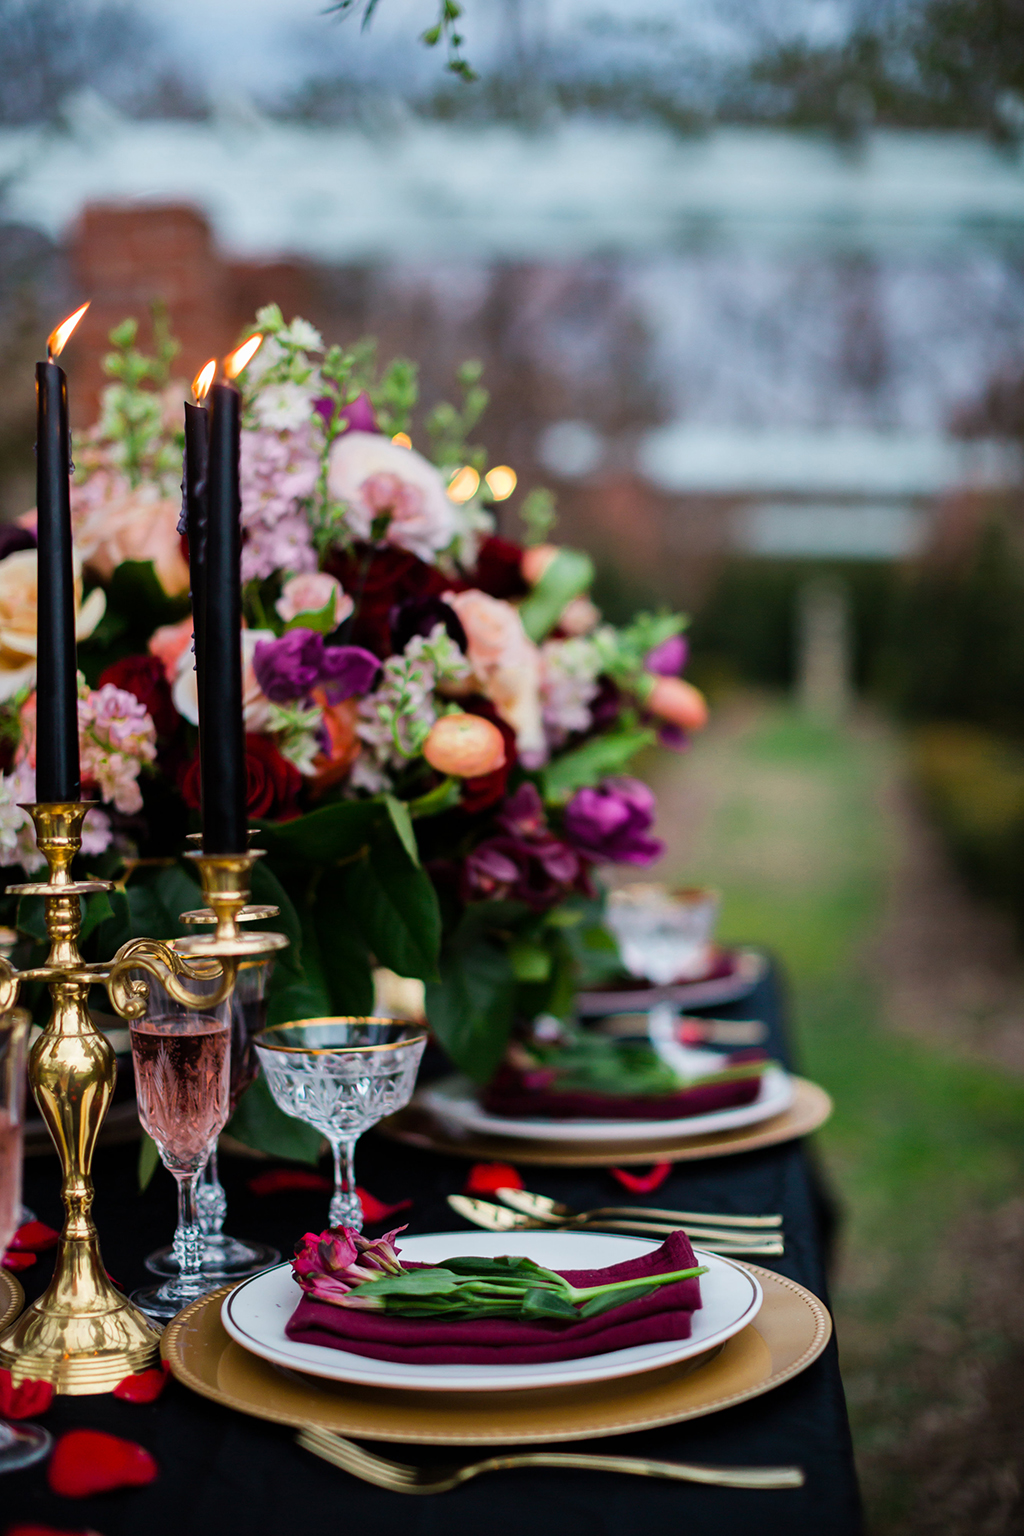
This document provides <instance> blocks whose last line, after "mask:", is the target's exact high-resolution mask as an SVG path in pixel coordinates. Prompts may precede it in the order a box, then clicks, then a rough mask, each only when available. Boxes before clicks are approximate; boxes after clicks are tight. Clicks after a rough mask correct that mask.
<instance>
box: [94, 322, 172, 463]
mask: <svg viewBox="0 0 1024 1536" xmlns="http://www.w3.org/2000/svg"><path fill="white" fill-rule="evenodd" d="M152 315H153V340H154V345H155V348H156V352H155V355H154V356H149V355H147V354H146V353H144V352H140V351H139V350H138V348H137V347H136V345H135V342H136V339H137V337H138V331H139V326H138V321H137V320H122V322H121V324H120V325H117V326H115V327H114V329H113V330H112V331H111V332H110V343H111V346H112V347H113V348H114V350H113V351H112V352H109V353H108V354H107V356H106V357H105V358H104V360H103V370H104V372H105V373H106V374H107V376H108V377H109V378H111V379H113V380H114V381H115V382H114V383H112V384H109V385H108V386H107V388H106V389H105V390H104V391H103V397H102V411H101V416H100V423H99V429H98V431H99V436H100V437H101V439H104V440H105V441H107V442H109V443H112V444H113V445H114V447H115V456H116V458H117V460H118V462H119V463H120V465H121V467H122V468H123V470H124V472H125V474H126V475H127V477H128V480H129V483H130V484H131V485H133V486H137V485H141V484H143V482H148V481H155V482H156V483H157V484H158V485H160V486H162V487H163V489H164V490H165V492H166V491H168V490H169V489H172V488H173V483H174V477H175V475H176V476H177V478H178V479H179V480H180V478H181V450H182V445H183V443H184V429H182V430H181V431H180V432H175V433H174V434H173V435H171V436H170V437H169V436H168V434H167V432H166V431H165V429H164V425H163V408H162V401H161V398H160V391H161V390H162V389H163V388H164V387H165V386H166V384H167V383H168V381H169V379H170V373H171V362H172V360H173V359H174V357H175V355H176V353H177V351H178V343H177V342H176V341H175V340H174V338H173V337H172V336H171V334H170V330H169V327H168V323H167V308H166V305H165V304H163V303H162V302H161V301H158V302H157V303H154V305H153V308H152Z"/></svg>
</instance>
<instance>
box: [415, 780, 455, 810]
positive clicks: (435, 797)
mask: <svg viewBox="0 0 1024 1536" xmlns="http://www.w3.org/2000/svg"><path fill="white" fill-rule="evenodd" d="M461 798H462V781H461V780H460V779H442V780H441V782H440V784H435V786H434V788H433V789H430V790H428V791H427V793H426V794H425V795H420V796H419V798H418V799H417V800H410V801H409V815H410V816H413V817H420V816H438V815H440V813H441V812H442V811H450V810H451V809H452V808H453V807H454V806H456V805H458V803H459V801H460V799H461Z"/></svg>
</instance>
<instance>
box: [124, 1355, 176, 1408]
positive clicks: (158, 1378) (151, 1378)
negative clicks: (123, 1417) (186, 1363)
mask: <svg viewBox="0 0 1024 1536" xmlns="http://www.w3.org/2000/svg"><path fill="white" fill-rule="evenodd" d="M170 1369H171V1368H170V1366H169V1365H168V1364H167V1361H166V1360H163V1361H161V1363H160V1364H159V1365H154V1366H153V1368H152V1369H151V1370H148V1371H137V1372H136V1373H135V1375H134V1376H126V1377H125V1378H124V1380H123V1381H119V1382H118V1384H117V1386H116V1387H115V1388H114V1394H113V1395H114V1396H115V1397H119V1398H120V1399H121V1400H122V1402H125V1403H155V1402H156V1400H157V1398H158V1397H159V1396H160V1393H161V1392H162V1391H163V1389H164V1387H165V1386H166V1384H167V1377H168V1375H169V1374H170Z"/></svg>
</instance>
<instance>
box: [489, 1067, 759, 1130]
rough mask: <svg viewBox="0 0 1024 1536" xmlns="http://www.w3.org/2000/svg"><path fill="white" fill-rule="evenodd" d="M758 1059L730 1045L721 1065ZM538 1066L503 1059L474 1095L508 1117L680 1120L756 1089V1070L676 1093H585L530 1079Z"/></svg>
mask: <svg viewBox="0 0 1024 1536" xmlns="http://www.w3.org/2000/svg"><path fill="white" fill-rule="evenodd" d="M757 1060H762V1061H764V1063H765V1065H766V1066H767V1060H768V1059H767V1057H766V1056H765V1055H764V1052H763V1051H734V1052H733V1053H732V1054H731V1055H730V1056H729V1057H727V1059H726V1065H728V1066H733V1067H737V1066H739V1065H740V1064H741V1063H742V1062H745V1061H757ZM535 1076H536V1077H542V1072H537V1073H528V1072H520V1071H519V1070H517V1069H516V1068H515V1067H513V1066H510V1065H509V1064H508V1063H505V1064H503V1065H502V1066H501V1067H500V1068H499V1070H498V1072H497V1075H496V1076H495V1077H494V1078H493V1079H492V1080H491V1082H490V1083H489V1084H488V1085H487V1087H486V1088H485V1089H484V1090H483V1092H482V1093H481V1095H480V1103H481V1105H482V1106H483V1108H484V1109H486V1110H487V1112H488V1113H489V1114H492V1115H504V1116H505V1117H507V1118H508V1119H510V1120H528V1119H531V1118H534V1119H541V1120H684V1119H687V1118H689V1116H691V1115H709V1114H711V1112H712V1111H713V1110H716V1109H735V1108H737V1107H738V1106H739V1105H741V1104H752V1103H753V1102H754V1100H755V1099H756V1098H757V1096H758V1094H759V1093H760V1091H761V1076H760V1074H758V1075H757V1076H755V1077H741V1078H734V1079H732V1080H731V1081H727V1082H724V1083H708V1084H706V1085H705V1086H703V1087H694V1088H683V1089H681V1090H680V1091H679V1092H678V1093H651V1094H636V1095H635V1096H631V1095H629V1094H613V1093H589V1092H587V1091H586V1090H584V1089H574V1088H567V1089H559V1087H558V1082H557V1079H556V1080H555V1081H554V1082H553V1083H552V1084H551V1085H550V1086H547V1085H545V1084H544V1083H543V1082H541V1083H538V1084H536V1085H535V1086H534V1085H533V1084H532V1083H531V1081H530V1079H531V1078H533V1077H535Z"/></svg>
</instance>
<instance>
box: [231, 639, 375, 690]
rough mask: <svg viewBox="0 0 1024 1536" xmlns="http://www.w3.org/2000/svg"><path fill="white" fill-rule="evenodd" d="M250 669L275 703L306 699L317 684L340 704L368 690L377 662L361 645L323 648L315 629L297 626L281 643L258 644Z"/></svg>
mask: <svg viewBox="0 0 1024 1536" xmlns="http://www.w3.org/2000/svg"><path fill="white" fill-rule="evenodd" d="M253 670H254V672H255V673H256V681H257V682H258V683H259V685H260V687H261V688H262V690H263V692H264V693H265V694H266V696H267V698H268V699H272V700H273V702H274V703H275V704H285V703H288V702H289V701H290V700H291V699H301V698H306V697H307V696H308V695H309V694H310V693H311V692H312V691H313V689H314V688H316V687H317V686H318V685H323V687H324V688H325V690H326V693H327V699H328V702H329V703H331V704H340V703H341V701H342V699H351V698H353V697H354V696H355V695H356V694H363V693H368V692H369V691H370V688H371V687H372V685H373V680H374V678H375V677H376V676H377V673H378V672H379V671H380V662H379V661H378V659H377V657H376V656H374V655H373V653H372V652H371V651H364V650H363V648H362V646H359V645H325V643H324V637H323V635H321V634H320V633H319V632H318V631H317V630H314V629H305V628H303V627H301V626H300V627H299V628H297V629H290V630H289V631H288V633H287V634H286V635H282V636H281V638H280V640H261V641H259V643H258V644H257V646H256V650H255V654H254V656H253Z"/></svg>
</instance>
